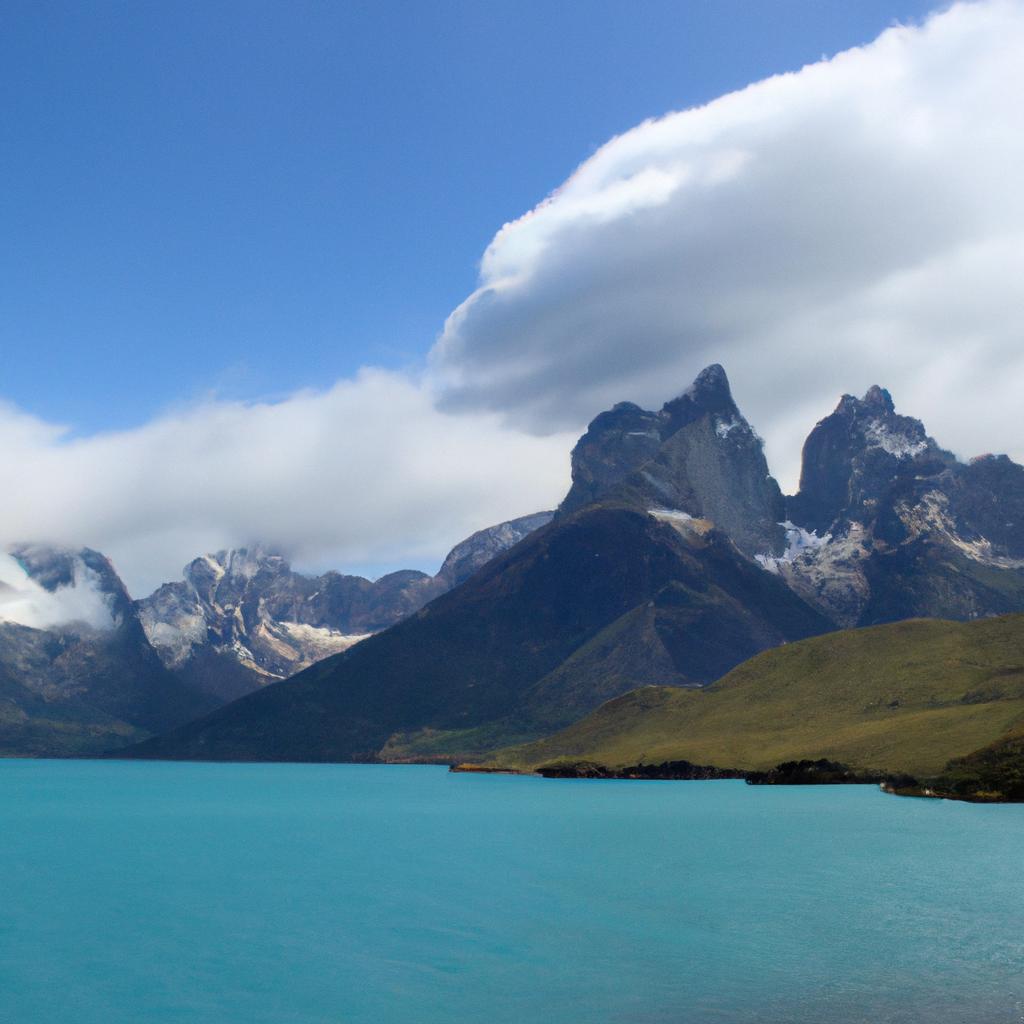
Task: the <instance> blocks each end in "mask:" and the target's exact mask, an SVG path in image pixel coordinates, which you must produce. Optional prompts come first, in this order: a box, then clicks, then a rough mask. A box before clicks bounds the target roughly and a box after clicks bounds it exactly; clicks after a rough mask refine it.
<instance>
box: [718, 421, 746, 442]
mask: <svg viewBox="0 0 1024 1024" xmlns="http://www.w3.org/2000/svg"><path fill="white" fill-rule="evenodd" d="M742 426H743V421H742V420H737V419H731V420H719V421H718V422H717V423H716V424H715V433H716V434H717V435H718V436H719V437H721V438H726V437H728V436H729V435H730V434H731V433H732V432H733V431H734V430H735V429H736V428H737V427H742Z"/></svg>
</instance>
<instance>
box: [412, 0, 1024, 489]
mask: <svg viewBox="0 0 1024 1024" xmlns="http://www.w3.org/2000/svg"><path fill="white" fill-rule="evenodd" d="M1021 53H1024V4H1022V3H1020V2H1017V0H992V2H984V3H970V4H959V5H956V6H954V7H952V8H950V9H949V10H947V11H945V12H942V13H939V14H937V15H934V16H932V17H931V18H930V19H928V20H927V21H926V22H925V23H924V24H922V25H920V26H900V27H894V28H892V29H890V30H889V31H887V32H885V33H884V34H883V35H882V36H880V37H879V38H878V39H877V40H876V41H875V42H874V43H872V44H871V45H869V46H865V47H863V48H859V49H855V50H850V51H848V52H845V53H842V54H839V55H838V56H836V57H834V58H832V59H831V60H826V61H822V62H821V63H818V64H815V65H812V66H808V67H805V68H803V69H802V70H801V71H799V72H796V73H793V74H786V75H780V76H777V77H773V78H770V79H767V80H765V81H763V82H759V83H757V84H755V85H752V86H750V87H748V88H747V89H744V90H742V91H740V92H737V93H734V94H731V95H728V96H724V97H722V98H720V99H718V100H716V101H715V102H713V103H710V104H708V105H707V106H705V107H702V108H699V109H694V110H688V111H684V112H681V113H676V114H671V115H669V116H667V117H664V118H661V119H659V120H656V121H649V122H646V123H644V124H642V125H639V126H638V127H636V128H634V129H633V130H632V131H630V132H627V133H626V134H624V135H622V136H620V137H618V138H615V139H613V140H611V141H610V142H609V143H607V144H606V145H605V146H603V147H602V148H601V149H600V150H599V151H598V152H597V153H596V154H595V155H594V156H593V157H591V158H590V159H589V160H587V161H586V162H585V163H584V164H583V165H582V166H581V167H580V168H579V169H578V170H577V171H576V172H575V173H574V174H573V175H572V177H570V178H569V180H568V181H566V182H565V184H564V185H563V186H562V187H561V188H559V189H558V190H557V191H556V192H555V193H554V194H553V195H552V196H551V197H550V198H549V199H547V200H546V201H545V202H543V203H542V204H541V205H540V206H538V207H537V208H536V209H535V210H533V211H531V212H530V213H528V214H526V215H525V216H524V217H522V218H520V219H519V220H517V221H515V222H514V223H511V224H507V225H505V226H504V227H503V228H502V229H501V231H499V232H498V234H497V235H496V236H495V238H494V240H493V241H492V243H491V245H490V247H489V248H488V250H487V252H486V254H485V255H484V258H483V262H482V268H481V284H480V288H479V289H478V290H477V291H476V292H475V293H474V294H473V295H472V296H470V297H469V298H468V299H467V300H466V301H465V302H464V303H463V304H462V305H461V306H460V307H459V308H458V309H457V310H456V311H455V312H454V313H453V314H452V316H451V317H450V319H449V321H448V324H447V325H446V328H445V331H444V333H443V335H442V337H441V339H440V341H439V343H438V344H437V346H436V348H435V350H434V353H433V361H432V362H433V369H434V372H435V373H436V375H437V378H438V379H439V380H440V381H442V382H443V383H444V386H445V388H446V392H447V397H446V401H447V407H448V408H454V409H487V410H495V411H499V412H501V413H503V414H504V415H505V416H506V417H507V418H508V420H509V421H510V422H512V423H515V424H516V425H519V426H522V427H526V428H527V429H530V430H534V431H539V432H543V431H546V430H551V429H562V428H567V427H572V428H575V427H576V426H577V425H578V424H579V423H580V422H582V421H585V420H586V419H588V418H589V417H591V416H592V415H593V414H594V413H595V412H596V411H598V410H600V409H602V408H605V407H607V406H608V405H610V404H611V403H613V402H615V401H619V400H622V399H632V400H634V401H638V402H640V403H642V404H645V405H648V406H650V405H655V404H659V403H660V402H662V401H664V400H665V399H667V398H669V397H671V396H672V395H673V393H674V392H676V391H679V390H681V389H682V388H683V387H684V386H685V385H686V384H687V383H688V382H689V381H690V379H692V377H693V376H694V374H695V373H696V372H697V371H698V370H699V369H700V368H701V367H702V366H703V365H705V364H707V363H709V362H721V363H723V364H724V365H725V367H726V369H727V370H728V371H729V374H730V377H731V379H732V382H733V386H734V392H735V394H736V397H737V401H738V402H739V404H740V406H741V408H743V410H744V411H745V412H746V414H747V416H748V417H749V418H750V419H751V420H752V422H753V423H754V424H755V426H756V427H757V428H758V430H759V432H760V433H761V434H763V435H764V436H765V438H766V441H767V448H768V455H769V460H770V463H771V465H772V467H773V470H774V471H775V472H776V474H777V475H778V476H779V477H780V478H781V480H782V482H783V483H784V484H786V485H789V486H790V487H792V486H794V485H795V483H796V476H797V468H798V459H799V451H800V445H801V443H802V441H803V438H804V437H805V436H806V434H807V432H808V430H809V429H810V427H811V426H812V425H813V423H814V422H815V421H816V420H817V419H819V418H820V417H821V416H823V415H824V414H826V413H827V412H829V411H831V409H832V407H833V406H834V404H835V402H836V400H837V398H838V396H839V395H840V394H841V393H843V392H855V393H858V394H860V393H863V391H865V390H866V389H867V387H868V386H869V385H871V384H873V383H880V384H883V385H885V386H887V387H889V389H890V390H891V391H892V392H893V395H894V398H895V399H896V402H897V405H898V407H899V408H900V410H901V411H903V412H906V413H910V414H913V415H917V416H919V417H921V418H922V419H924V421H925V424H926V426H927V427H928V428H929V430H930V431H931V432H932V433H933V434H934V435H935V436H936V437H937V438H938V440H939V441H940V442H941V443H943V444H945V445H946V446H948V447H952V448H953V449H954V450H956V451H958V452H959V453H961V454H964V455H970V454H974V453H976V452H979V451H986V450H998V451H1007V452H1009V453H1010V454H1011V455H1012V456H1014V457H1016V458H1018V459H1020V458H1021V457H1022V456H1024V432H1022V428H1021V425H1020V417H1019V404H1020V393H1021V387H1022V385H1024V303H1021V301H1020V289H1021V281H1022V280H1024V188H1022V187H1021V183H1020V174H1021V168H1022V167H1024V105H1022V104H1021V102H1020V98H1021V96H1022V95H1024V61H1021V59H1020V55H1021Z"/></svg>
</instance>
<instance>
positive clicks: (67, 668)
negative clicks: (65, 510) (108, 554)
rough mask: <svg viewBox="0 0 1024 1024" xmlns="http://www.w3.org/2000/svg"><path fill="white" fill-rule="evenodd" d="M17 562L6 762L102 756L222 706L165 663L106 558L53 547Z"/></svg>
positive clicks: (4, 612) (11, 597)
mask: <svg viewBox="0 0 1024 1024" xmlns="http://www.w3.org/2000/svg"><path fill="white" fill-rule="evenodd" d="M9 555H10V560H11V561H13V564H14V565H15V566H16V569H17V577H16V578H14V579H13V580H8V581H6V582H5V583H4V584H3V585H2V587H0V619H2V621H0V755H35V756H54V755H68V754H88V753H99V752H100V751H103V750H109V749H110V748H111V747H113V746H117V745H119V744H125V743H128V742H131V741H133V740H140V739H143V738H145V737H146V736H147V735H150V734H152V733H156V732H163V731H165V730H167V729H170V728H172V727H173V726H175V725H178V724H180V723H181V722H185V721H188V720H190V719H193V718H195V717H196V716H198V715H201V714H203V713H204V712H207V711H209V710H210V709H211V708H212V707H214V706H216V702H214V701H213V700H211V699H210V698H209V697H206V696H204V695H203V694H201V693H199V692H198V691H196V690H194V689H193V688H192V687H190V686H188V685H187V684H186V683H184V682H183V681H182V680H180V679H179V678H178V677H177V676H175V675H174V674H173V673H172V672H170V671H168V670H167V669H166V668H165V667H164V665H163V664H162V663H161V661H160V659H159V658H158V657H157V655H156V652H155V651H154V650H153V648H152V647H151V646H150V644H149V641H148V640H147V639H146V635H145V632H144V631H143V628H142V625H141V623H140V622H139V619H138V616H137V614H136V612H135V608H134V605H133V603H132V601H131V598H130V597H129V596H128V593H127V591H126V590H125V588H124V584H123V583H122V582H121V580H120V578H119V577H118V576H117V573H116V572H115V571H114V569H113V567H112V566H111V564H110V562H109V561H108V560H107V559H106V558H105V557H104V556H103V555H101V554H99V553H98V552H96V551H92V550H89V549H88V548H83V549H82V550H79V551H72V550H66V549H60V548H53V547H47V546H43V545H21V546H19V547H15V548H12V549H11V550H10V552H9ZM54 617H56V618H59V619H60V620H61V621H54V622H49V621H46V620H47V619H48V618H54ZM18 618H21V619H28V620H30V621H29V622H25V621H17V619H18ZM36 620H38V621H36ZM33 623H34V624H33Z"/></svg>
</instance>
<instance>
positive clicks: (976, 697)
mask: <svg viewBox="0 0 1024 1024" xmlns="http://www.w3.org/2000/svg"><path fill="white" fill-rule="evenodd" d="M1022 724H1024V615H1007V616H1003V617H1000V618H993V619H984V620H977V621H974V622H969V623H961V622H949V621H942V620H911V621H906V622H899V623H893V624H888V625H883V626H874V627H869V628H862V629H851V630H844V631H841V632H836V633H830V634H827V635H824V636H818V637H814V638H811V639H808V640H803V641H801V642H799V643H794V644H788V645H786V646H783V647H779V648H776V649H774V650H770V651H765V652H764V653H762V654H759V655H757V656H755V657H753V658H751V659H750V660H749V661H746V662H744V663H743V664H742V665H740V666H739V667H737V668H735V669H733V670H732V671H731V672H729V673H728V674H727V675H725V676H724V677H723V678H722V679H720V680H719V681H718V682H716V683H714V684H713V685H711V686H708V687H706V688H705V689H703V690H700V691H687V690H679V689H670V688H666V687H644V688H642V689H638V690H635V691H633V692H631V693H628V694H625V695H624V696H622V697H619V698H617V699H615V700H612V701H609V702H608V703H606V704H604V705H603V706H602V707H601V708H599V709H598V710H597V711H595V712H594V713H593V714H591V715H588V716H587V717H586V718H585V719H583V720H582V721H580V722H578V723H576V724H574V725H572V726H570V727H569V728H567V729H565V730H563V731H561V732H559V733H558V734H556V735H554V736H551V737H548V738H546V739H543V740H540V741H538V742H535V743H532V744H529V745H525V746H520V747H518V748H514V749H509V750H504V751H501V752H499V753H498V754H496V755H495V756H494V757H493V758H492V759H491V760H490V762H489V763H491V764H493V765H501V766H504V767H513V768H519V769H530V768H536V767H538V766H541V765H546V764H551V763H556V762H572V761H588V762H594V763H597V764H601V765H606V766H608V767H622V766H626V765H635V764H639V763H648V764H651V763H658V762H662V761H683V760H685V761H690V762H692V763H694V764H698V765H714V766H717V767H721V768H738V769H744V770H766V769H769V768H772V767H773V766H775V765H777V764H780V763H782V762H785V761H800V760H814V759H818V758H827V759H828V760H830V761H836V762H841V763H844V764H847V765H850V766H851V767H853V768H856V769H860V770H873V771H885V772H893V773H908V774H910V775H913V776H915V777H917V778H931V777H935V776H937V775H939V774H940V773H942V772H943V770H944V768H945V766H946V765H947V763H948V762H949V761H951V759H955V758H968V755H972V754H973V753H974V752H976V751H980V749H981V748H983V747H986V746H987V745H989V744H993V743H996V744H998V743H999V742H1001V741H1002V740H1003V739H1004V738H1005V737H1007V736H1008V735H1010V734H1011V733H1012V731H1013V730H1015V729H1016V728H1018V727H1019V726H1021V725H1022ZM1004 753H1005V752H1004ZM1010 753H1012V750H1011V751H1010ZM992 756H993V757H996V753H995V752H993V755H992ZM983 761H984V759H983V758H982V759H979V758H978V757H977V756H975V757H974V758H969V759H968V761H967V762H966V763H965V764H964V765H963V766H962V767H961V769H960V771H961V774H964V775H965V774H966V773H968V772H970V771H973V772H975V773H977V772H978V771H979V770H980V769H981V768H982V767H983V763H982V762H983Z"/></svg>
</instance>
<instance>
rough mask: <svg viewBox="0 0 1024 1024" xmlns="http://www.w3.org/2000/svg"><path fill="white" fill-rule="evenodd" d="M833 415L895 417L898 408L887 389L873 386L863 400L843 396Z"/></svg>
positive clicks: (852, 396)
mask: <svg viewBox="0 0 1024 1024" xmlns="http://www.w3.org/2000/svg"><path fill="white" fill-rule="evenodd" d="M833 415H839V416H847V417H851V418H860V417H862V416H878V415H884V416H895V415H896V406H895V404H894V403H893V400H892V395H891V394H890V393H889V391H888V390H887V389H886V388H883V387H880V386H879V385H878V384H872V385H871V387H869V388H868V389H867V391H866V392H865V393H864V397H863V398H857V396H856V395H843V396H842V397H841V398H840V399H839V404H838V405H837V406H836V408H835V412H834V413H833Z"/></svg>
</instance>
